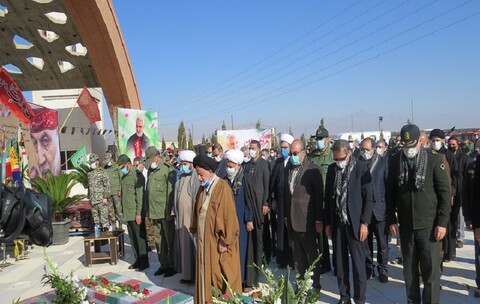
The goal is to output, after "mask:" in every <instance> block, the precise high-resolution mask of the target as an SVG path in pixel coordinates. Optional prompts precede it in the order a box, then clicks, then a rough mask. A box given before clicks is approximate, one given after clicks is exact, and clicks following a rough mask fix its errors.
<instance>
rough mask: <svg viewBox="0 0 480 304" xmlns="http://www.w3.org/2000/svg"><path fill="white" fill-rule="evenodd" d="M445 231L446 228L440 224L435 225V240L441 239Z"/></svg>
mask: <svg viewBox="0 0 480 304" xmlns="http://www.w3.org/2000/svg"><path fill="white" fill-rule="evenodd" d="M446 233H447V228H445V227H442V226H437V227H435V239H436V240H437V241H440V240H442V239H443V238H444V237H445V234H446Z"/></svg>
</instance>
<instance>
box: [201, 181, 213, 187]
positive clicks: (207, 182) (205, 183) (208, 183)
mask: <svg viewBox="0 0 480 304" xmlns="http://www.w3.org/2000/svg"><path fill="white" fill-rule="evenodd" d="M210 183H211V181H204V182H203V183H202V186H204V187H205V188H208V187H209V186H210Z"/></svg>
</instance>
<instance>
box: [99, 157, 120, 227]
mask: <svg viewBox="0 0 480 304" xmlns="http://www.w3.org/2000/svg"><path fill="white" fill-rule="evenodd" d="M103 164H104V168H105V170H106V171H107V174H108V181H109V183H110V197H109V198H108V210H109V214H110V220H111V221H112V222H114V221H121V220H122V216H123V212H122V202H121V201H120V196H121V192H120V178H121V175H120V169H119V167H118V164H117V163H116V162H115V161H114V159H113V157H112V153H110V152H107V153H106V154H105V159H104V160H103Z"/></svg>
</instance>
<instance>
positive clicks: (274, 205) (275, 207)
mask: <svg viewBox="0 0 480 304" xmlns="http://www.w3.org/2000/svg"><path fill="white" fill-rule="evenodd" d="M272 210H273V211H276V210H277V200H276V199H272Z"/></svg>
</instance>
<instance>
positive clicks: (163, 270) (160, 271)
mask: <svg viewBox="0 0 480 304" xmlns="http://www.w3.org/2000/svg"><path fill="white" fill-rule="evenodd" d="M165 271H166V269H163V268H162V267H160V268H158V270H157V271H155V273H154V274H153V275H156V276H159V275H162V274H164V273H165Z"/></svg>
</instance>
